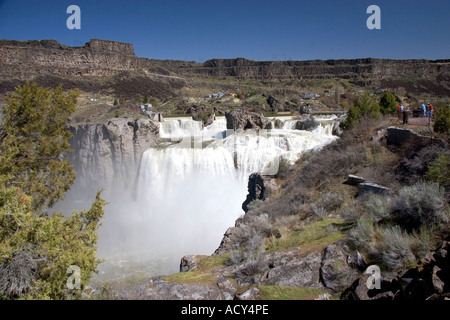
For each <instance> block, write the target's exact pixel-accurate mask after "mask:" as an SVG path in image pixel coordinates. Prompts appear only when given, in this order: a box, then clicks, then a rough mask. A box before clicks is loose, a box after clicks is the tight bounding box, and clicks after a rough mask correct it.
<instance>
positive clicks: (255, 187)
mask: <svg viewBox="0 0 450 320" xmlns="http://www.w3.org/2000/svg"><path fill="white" fill-rule="evenodd" d="M247 190H248V194H247V198H246V199H245V201H244V202H243V203H242V210H244V212H247V211H248V205H249V204H250V203H251V202H252V201H255V200H264V199H265V195H264V192H265V190H266V188H265V186H264V179H263V177H262V176H261V175H260V174H259V173H252V174H251V175H250V176H249V177H248V185H247Z"/></svg>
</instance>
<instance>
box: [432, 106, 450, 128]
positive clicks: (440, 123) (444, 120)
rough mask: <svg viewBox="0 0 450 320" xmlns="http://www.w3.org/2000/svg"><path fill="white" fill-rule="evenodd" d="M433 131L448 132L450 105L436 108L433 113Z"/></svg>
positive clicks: (449, 126)
mask: <svg viewBox="0 0 450 320" xmlns="http://www.w3.org/2000/svg"><path fill="white" fill-rule="evenodd" d="M433 117H434V125H433V130H434V131H435V132H441V133H449V132H450V106H442V107H439V108H437V109H436V111H435V112H434V114H433Z"/></svg>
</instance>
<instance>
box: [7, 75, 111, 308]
mask: <svg viewBox="0 0 450 320" xmlns="http://www.w3.org/2000/svg"><path fill="white" fill-rule="evenodd" d="M77 96H78V92H77V91H76V90H75V91H69V92H68V93H64V92H63V91H62V87H61V86H59V87H57V88H55V89H44V88H41V87H38V86H37V85H36V84H35V83H33V84H30V83H26V84H25V85H24V86H22V87H20V86H19V87H18V88H17V89H16V91H15V93H14V95H13V96H12V97H9V98H8V99H7V104H6V105H5V106H4V107H3V123H2V126H1V130H0V131H1V136H0V140H1V141H0V299H14V298H24V299H72V298H80V297H81V293H82V289H83V288H84V287H85V285H86V284H87V283H88V281H89V279H90V277H91V275H92V273H93V272H94V271H95V270H96V268H97V266H98V264H99V262H100V260H98V259H97V258H96V244H97V238H98V235H97V231H98V228H99V227H100V224H101V219H102V218H103V214H104V205H105V201H104V200H103V199H102V198H101V195H100V192H98V193H97V195H96V198H95V201H94V203H93V204H92V207H91V209H89V210H88V211H82V212H80V213H78V212H73V213H72V214H71V215H70V217H67V216H65V215H63V214H62V213H53V214H52V215H49V214H48V213H46V212H45V209H46V208H49V207H51V206H52V205H53V204H54V203H55V202H56V201H57V200H59V199H62V198H63V196H64V193H65V192H66V191H67V190H68V189H69V188H70V186H71V185H72V183H73V181H74V177H75V172H74V170H73V168H72V166H71V165H70V164H69V163H68V162H67V161H66V160H64V154H65V153H66V152H69V151H70V148H69V139H70V137H71V134H70V132H69V130H68V129H67V128H66V123H67V121H68V120H69V117H70V115H71V114H72V113H73V112H74V110H75V105H76V98H77ZM69 267H76V268H78V270H79V271H80V273H79V274H77V275H75V276H76V279H75V280H77V281H75V282H76V286H75V287H74V288H73V287H72V286H69V285H68V283H69V280H70V277H71V275H70V274H68V273H67V272H68V271H70V270H71V269H70V268H69ZM78 285H79V287H78ZM79 289H80V290H79Z"/></svg>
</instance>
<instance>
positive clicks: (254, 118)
mask: <svg viewBox="0 0 450 320" xmlns="http://www.w3.org/2000/svg"><path fill="white" fill-rule="evenodd" d="M225 118H226V120H227V129H231V130H246V129H269V127H270V120H269V119H267V118H265V117H264V116H263V115H260V114H257V113H255V112H249V111H245V110H242V109H236V110H233V111H232V112H226V113H225Z"/></svg>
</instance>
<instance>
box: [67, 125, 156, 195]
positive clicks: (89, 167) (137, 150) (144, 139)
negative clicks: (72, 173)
mask: <svg viewBox="0 0 450 320" xmlns="http://www.w3.org/2000/svg"><path fill="white" fill-rule="evenodd" d="M70 130H71V132H72V133H73V138H72V140H71V148H72V149H73V152H72V153H71V154H70V155H69V161H70V163H72V164H73V165H74V168H75V170H76V171H77V177H76V181H75V184H74V185H73V187H72V190H71V193H72V194H73V195H76V196H77V197H80V198H82V196H84V195H89V196H91V195H92V194H95V192H96V191H98V190H99V189H102V188H107V189H108V190H106V193H107V194H108V195H109V196H114V192H117V190H120V191H123V190H127V191H129V192H130V193H131V192H133V188H134V183H135V178H136V175H137V174H138V172H139V164H140V160H141V156H142V154H143V153H144V151H145V150H147V149H148V148H149V147H150V146H151V145H152V144H154V143H155V142H156V140H157V139H158V137H159V124H158V123H157V122H154V121H152V120H150V119H139V120H136V119H127V118H114V119H110V120H108V121H106V122H105V123H86V124H82V125H78V126H70Z"/></svg>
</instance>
